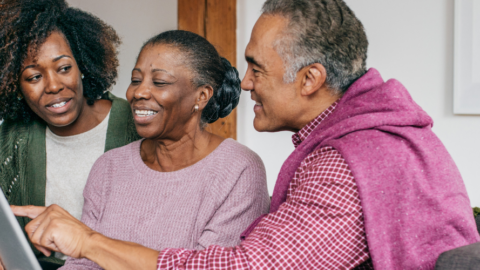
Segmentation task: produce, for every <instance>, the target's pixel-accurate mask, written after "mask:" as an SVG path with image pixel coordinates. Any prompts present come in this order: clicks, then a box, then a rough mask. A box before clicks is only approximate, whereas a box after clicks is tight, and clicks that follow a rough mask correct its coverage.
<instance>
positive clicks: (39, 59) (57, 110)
mask: <svg viewBox="0 0 480 270" xmlns="http://www.w3.org/2000/svg"><path fill="white" fill-rule="evenodd" d="M34 60H35V59H34V58H33V57H32V55H31V54H29V56H28V57H27V59H26V60H25V62H24V64H23V66H24V68H23V71H22V73H21V76H20V87H21V90H22V94H23V97H24V98H25V101H26V102H27V104H28V106H29V107H30V108H31V109H32V111H33V112H34V113H35V114H37V115H38V116H39V117H40V118H42V119H43V120H44V121H45V122H47V124H48V125H49V126H54V127H65V126H68V125H70V124H72V123H73V122H75V121H76V120H77V118H78V116H79V115H80V113H81V112H82V109H83V106H84V104H85V98H84V97H83V84H82V80H81V74H80V70H79V68H78V66H77V62H76V61H75V59H74V57H73V53H72V51H71V49H70V46H69V45H68V43H67V41H66V39H65V37H64V36H63V34H61V33H59V32H52V34H51V35H50V36H49V37H48V38H47V39H46V40H45V42H44V43H43V44H42V45H41V46H40V48H39V50H38V53H37V55H36V61H34Z"/></svg>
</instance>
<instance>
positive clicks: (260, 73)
mask: <svg viewBox="0 0 480 270" xmlns="http://www.w3.org/2000/svg"><path fill="white" fill-rule="evenodd" d="M287 23H288V21H287V19H286V18H284V17H281V16H271V15H262V16H261V17H260V18H259V19H258V21H257V23H256V24H255V27H254V28H253V31H252V36H251V38H250V42H249V43H248V45H247V48H246V50H245V58H246V60H247V62H248V69H247V73H246V74H245V78H243V80H242V85H241V86H242V89H244V90H246V91H250V93H251V98H252V99H253V100H254V101H255V102H256V105H255V107H254V112H255V119H254V121H253V126H254V127H255V129H256V130H257V131H270V132H274V131H281V130H292V131H295V130H294V128H292V127H294V126H296V125H295V120H296V118H297V116H296V115H295V111H297V110H296V109H295V104H296V99H297V94H298V91H299V90H297V89H299V84H298V82H294V83H291V84H285V83H284V82H283V75H284V73H285V67H284V65H283V61H282V59H281V58H280V55H279V54H278V53H277V52H276V50H275V49H274V46H273V45H274V42H275V40H276V39H277V38H278V37H279V35H281V32H282V30H283V29H284V28H285V26H286V25H287Z"/></svg>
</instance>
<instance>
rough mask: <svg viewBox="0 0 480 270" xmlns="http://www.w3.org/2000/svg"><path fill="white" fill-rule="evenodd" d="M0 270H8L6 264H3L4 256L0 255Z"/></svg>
mask: <svg viewBox="0 0 480 270" xmlns="http://www.w3.org/2000/svg"><path fill="white" fill-rule="evenodd" d="M0 270H7V269H5V266H4V265H3V261H2V256H0Z"/></svg>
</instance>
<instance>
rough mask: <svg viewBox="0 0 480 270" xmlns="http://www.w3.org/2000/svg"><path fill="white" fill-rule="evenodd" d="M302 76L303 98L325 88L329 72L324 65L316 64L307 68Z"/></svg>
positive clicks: (302, 72) (303, 70)
mask: <svg viewBox="0 0 480 270" xmlns="http://www.w3.org/2000/svg"><path fill="white" fill-rule="evenodd" d="M301 74H302V77H303V79H302V85H301V87H302V89H301V92H300V93H301V94H302V96H310V95H312V94H314V93H316V92H317V91H318V90H320V89H321V88H322V87H325V83H326V81H327V70H326V69H325V67H324V66H323V65H322V64H319V63H314V64H311V65H309V66H306V67H304V68H303V69H302V71H301Z"/></svg>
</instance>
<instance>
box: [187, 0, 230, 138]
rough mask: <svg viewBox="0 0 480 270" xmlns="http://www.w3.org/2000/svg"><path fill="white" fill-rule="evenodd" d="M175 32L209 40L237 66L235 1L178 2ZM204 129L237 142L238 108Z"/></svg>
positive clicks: (190, 0) (202, 0) (192, 0)
mask: <svg viewBox="0 0 480 270" xmlns="http://www.w3.org/2000/svg"><path fill="white" fill-rule="evenodd" d="M178 29H180V30H186V31H191V32H194V33H196V34H198V35H200V36H202V37H205V38H206V39H207V40H208V41H210V42H211V43H212V44H213V45H214V46H215V48H216V49H217V51H218V52H219V53H220V55H221V56H223V57H225V58H226V59H228V61H230V63H231V64H232V66H236V64H237V59H236V58H237V36H236V33H237V1H236V0H178ZM207 130H208V131H210V132H212V133H214V134H217V135H220V136H222V137H225V138H233V139H237V109H235V110H233V111H232V113H231V114H230V115H229V116H227V117H225V118H221V119H218V120H217V121H216V122H215V123H213V124H210V125H208V127H207Z"/></svg>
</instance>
